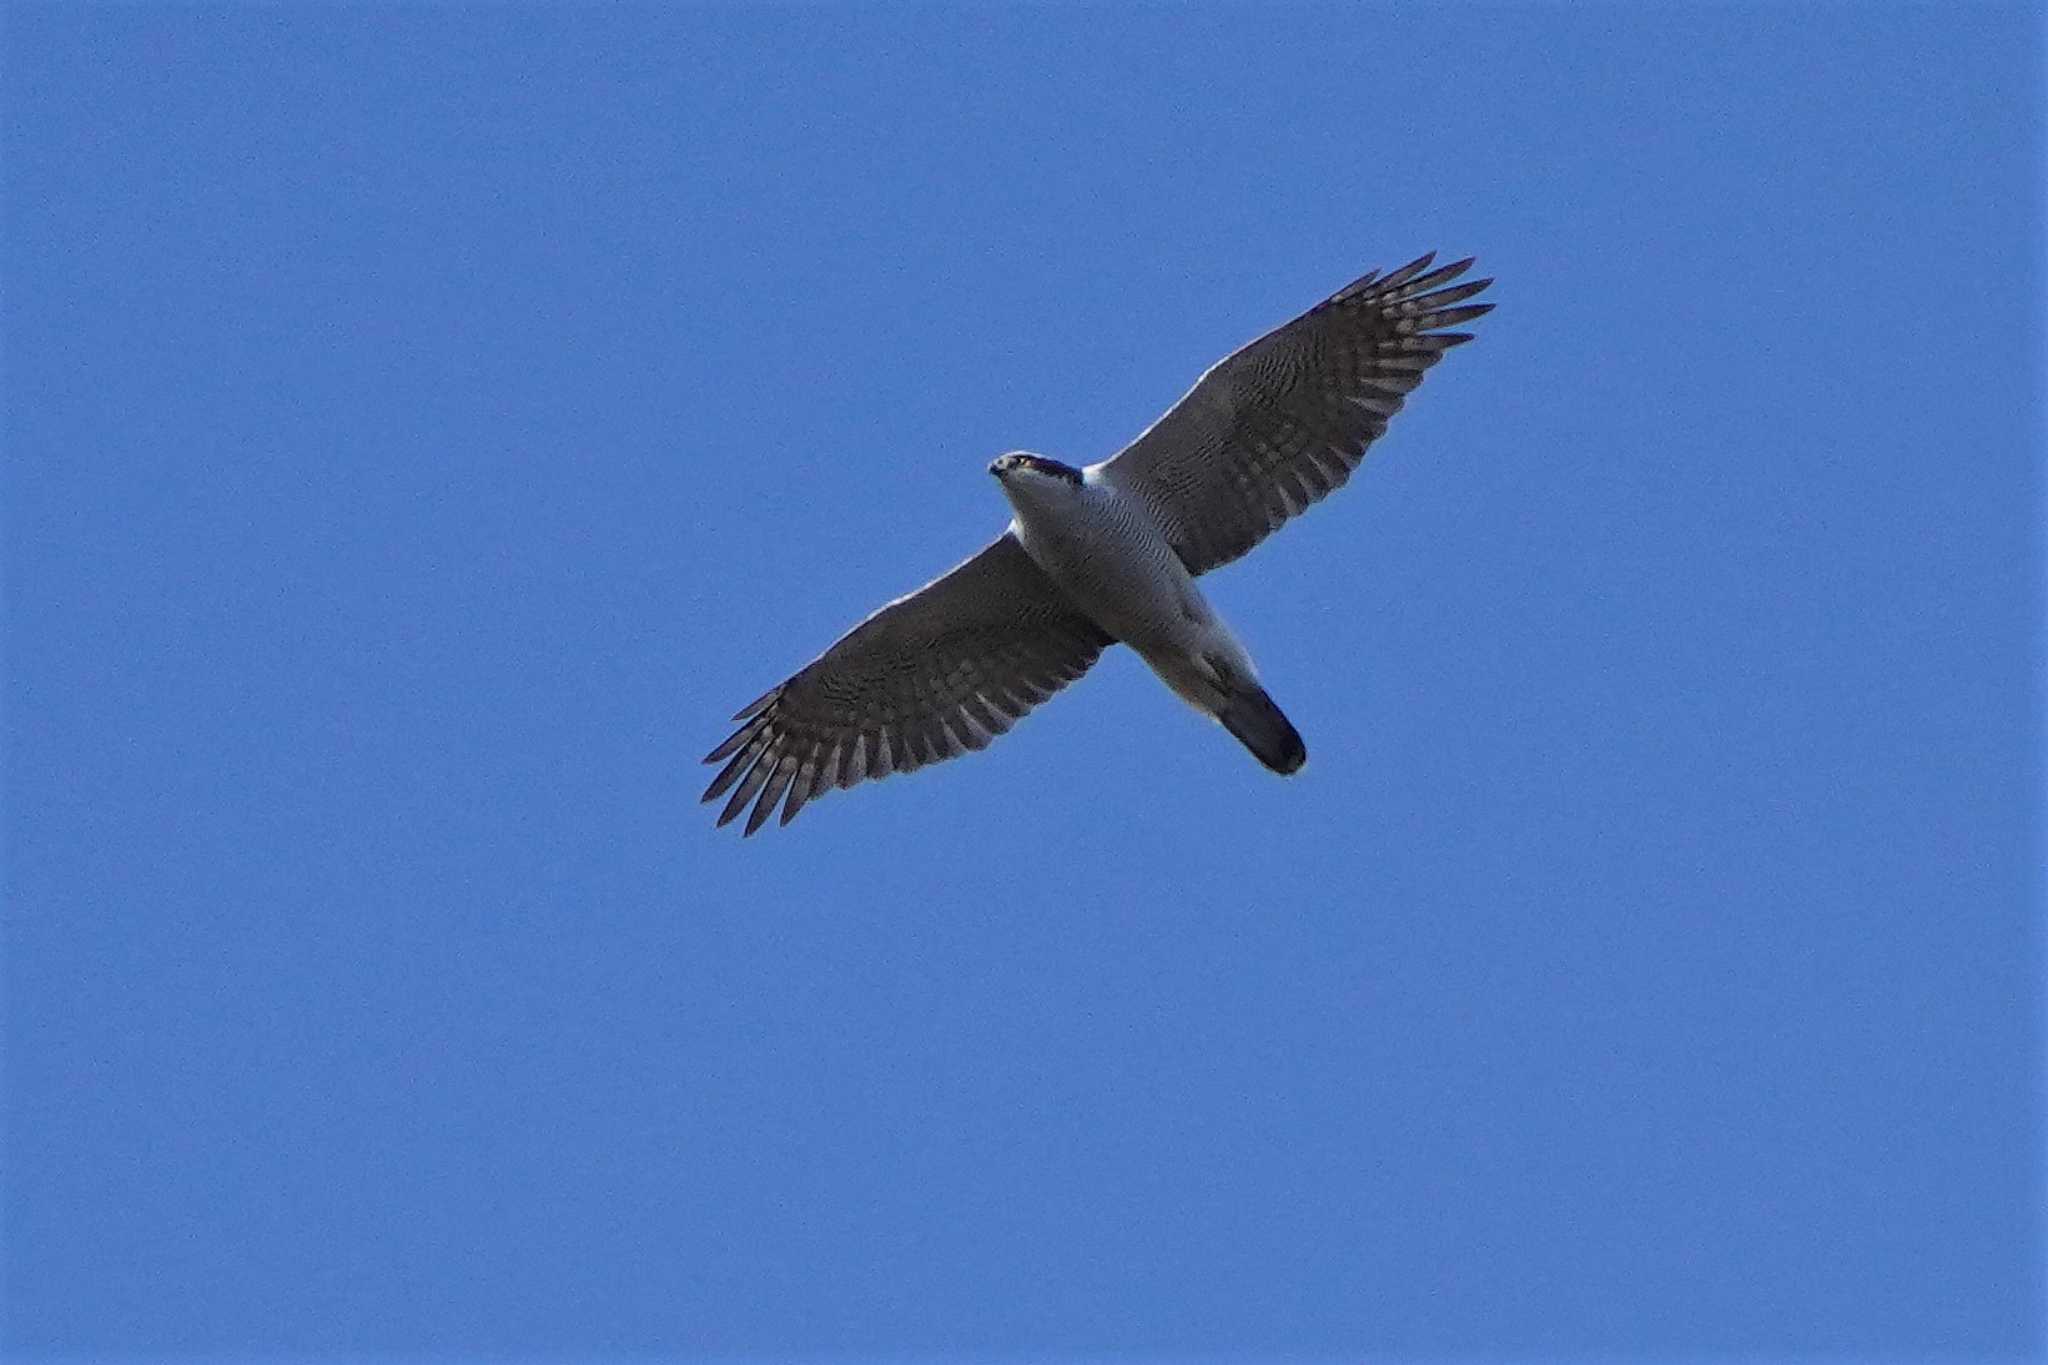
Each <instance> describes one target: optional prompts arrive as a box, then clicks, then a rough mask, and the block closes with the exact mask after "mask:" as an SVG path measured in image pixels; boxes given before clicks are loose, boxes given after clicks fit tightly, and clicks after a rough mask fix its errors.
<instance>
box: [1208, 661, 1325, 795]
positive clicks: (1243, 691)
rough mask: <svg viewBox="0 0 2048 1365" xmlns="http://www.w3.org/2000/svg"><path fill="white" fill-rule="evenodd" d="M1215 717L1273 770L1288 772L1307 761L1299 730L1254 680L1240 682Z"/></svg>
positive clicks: (1260, 760)
mask: <svg viewBox="0 0 2048 1365" xmlns="http://www.w3.org/2000/svg"><path fill="white" fill-rule="evenodd" d="M1216 719H1218V720H1220V721H1222V722H1223V728H1224V729H1226V730H1228V731H1230V733H1231V734H1233V735H1236V736H1237V741H1238V743H1240V744H1242V745H1244V747H1245V748H1247V749H1250V750H1251V751H1252V757H1254V758H1256V759H1258V760H1259V762H1261V763H1263V764H1265V765H1266V766H1267V767H1268V768H1271V769H1272V770H1273V771H1274V772H1276V773H1291V772H1293V771H1294V770H1295V769H1297V768H1299V767H1300V766H1301V765H1302V764H1304V763H1306V762H1308V746H1307V745H1305V744H1303V743H1302V742H1301V733H1300V732H1299V731H1297V730H1296V729H1295V728H1294V723H1293V722H1292V721H1290V720H1288V719H1287V717H1286V716H1285V715H1284V714H1282V712H1281V710H1280V708H1279V707H1277V706H1275V705H1274V704H1273V699H1272V698H1271V697H1269V696H1267V695H1266V689H1265V688H1263V687H1261V686H1259V685H1258V684H1257V683H1255V682H1249V681H1247V682H1243V683H1240V684H1239V685H1238V686H1237V687H1236V688H1235V689H1234V690H1233V691H1232V692H1231V694H1230V697H1229V698H1228V700H1226V701H1225V702H1224V703H1223V709H1222V710H1221V711H1218V712H1217V713H1216Z"/></svg>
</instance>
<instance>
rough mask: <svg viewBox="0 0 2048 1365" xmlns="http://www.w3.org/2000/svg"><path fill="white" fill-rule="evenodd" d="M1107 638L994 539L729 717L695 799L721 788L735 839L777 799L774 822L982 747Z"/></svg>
mask: <svg viewBox="0 0 2048 1365" xmlns="http://www.w3.org/2000/svg"><path fill="white" fill-rule="evenodd" d="M1110 643H1112V641H1111V638H1110V636H1108V635H1107V634H1105V633H1104V632H1103V631H1102V629H1101V627H1099V626H1097V625H1096V624H1095V623H1094V622H1093V621H1092V620H1090V619H1089V618H1088V617H1086V616H1084V615H1082V614H1081V612H1080V611H1078V610H1077V609H1076V608H1075V607H1074V606H1073V604H1072V603H1070V602H1069V601H1068V600H1067V598H1066V596H1065V595H1064V594H1062V593H1061V592H1060V590H1059V589H1058V588H1057V587H1055V586H1054V585H1053V581H1052V580H1051V579H1050V578H1048V577H1046V575H1045V571H1044V570H1043V569H1040V568H1039V567H1038V565H1037V564H1036V563H1034V562H1033V561H1032V559H1031V556H1030V555H1028V554H1026V553H1025V551H1024V547H1023V546H1022V545H1020V544H1018V543H1017V539H1016V537H1015V536H1014V535H1011V534H1010V533H1008V532H1005V533H1004V534H1003V535H1002V536H1001V537H1000V538H999V539H997V540H996V542H995V543H994V544H992V545H990V546H989V547H988V548H987V549H985V550H983V551H982V552H981V553H980V554H977V555H975V556H974V557H973V558H972V559H969V560H968V561H967V562H966V563H964V564H961V565H960V566H959V567H958V568H955V569H954V570H953V571H952V572H950V573H948V574H946V575H945V576H944V577H942V578H937V579H934V580H933V581H932V582H930V583H927V584H925V585H924V586H923V587H922V588H919V589H918V590H917V591H916V592H914V593H911V594H910V595H909V596H907V597H899V598H897V599H896V600H895V601H894V602H891V603H890V604H889V605H888V606H886V607H883V608H882V609H881V610H880V611H878V612H876V613H875V614H874V615H873V616H870V617H869V618H868V619H867V620H865V621H863V622H861V623H860V624H859V625H858V626H855V627H854V628H853V629H852V630H851V631H849V632H847V633H846V635H844V636H843V637H841V638H840V640H839V642H838V643H837V644H835V645H833V646H832V648H830V649H828V650H826V651H825V652H824V653H823V654H821V655H819V656H818V658H816V659H815V660H813V661H812V662H811V663H810V665H809V666H808V667H806V668H804V669H803V671H801V672H799V673H798V674H797V675H796V676H795V677H793V678H790V679H789V680H788V681H787V682H785V683H783V684H782V685H781V686H780V687H777V688H775V689H774V690H773V691H771V692H769V693H768V694H767V695H766V696H764V697H762V698H760V699H759V700H757V701H755V702H754V703H753V704H752V705H750V706H746V707H743V708H741V710H740V712H739V714H738V715H736V716H734V717H733V719H734V720H736V721H740V722H743V723H742V724H741V725H740V728H739V729H738V730H737V731H735V732H734V733H733V735H732V737H731V738H730V739H728V740H726V741H725V743H723V744H721V745H719V746H718V747H717V748H716V749H713V750H712V751H711V752H710V753H709V754H707V755H706V756H705V758H704V761H705V762H706V763H718V762H721V761H723V762H724V763H725V767H724V768H723V769H721V770H720V772H719V774H718V776H717V777H715V778H713V779H712V782H711V785H710V786H709V787H708V788H706V789H705V791H704V799H705V800H706V801H710V800H713V799H715V798H717V797H718V796H720V795H722V794H723V793H724V792H725V791H726V790H727V789H728V788H731V789H732V797H731V799H730V800H728V801H727V802H726V805H725V810H724V811H723V812H722V813H721V814H720V815H719V817H718V823H719V824H721V825H723V824H725V823H726V822H727V821H729V820H731V819H733V817H735V816H737V815H738V814H739V813H740V810H741V808H742V807H744V806H745V805H746V804H747V802H748V801H752V802H753V803H754V809H753V812H752V813H751V814H750V815H748V817H747V829H746V832H747V833H748V834H752V833H753V832H754V831H755V830H758V829H759V828H761V826H762V824H763V823H765V822H766V821H767V819H768V816H769V815H770V813H772V812H773V810H774V808H775V803H776V802H777V801H781V802H782V803H783V805H782V823H783V824H785V825H786V824H788V823H789V822H790V821H791V820H793V819H795V818H796V813H797V812H798V811H800V810H802V809H803V808H804V804H805V803H806V802H808V801H811V800H814V799H815V798H817V797H819V796H821V795H823V794H824V793H825V792H827V791H829V790H831V789H832V788H833V787H835V786H836V787H851V786H852V785H853V784H854V783H856V782H859V781H861V780H862V779H863V778H871V777H872V778H880V777H887V776H888V775H889V774H890V773H903V772H909V771H910V770H912V769H913V768H921V767H923V766H924V765H925V764H927V763H936V762H938V761H939V760H941V759H946V758H952V757H954V756H955V755H956V754H960V753H964V752H966V751H967V750H970V749H981V748H985V747H986V746H987V744H988V742H989V740H990V739H991V738H993V737H994V736H996V735H1000V734H1002V733H1004V732H1005V731H1007V730H1008V729H1009V728H1010V726H1011V725H1012V724H1013V723H1015V721H1016V720H1017V718H1018V717H1020V716H1022V715H1023V714H1024V713H1025V712H1027V711H1029V710H1030V709H1031V708H1032V707H1034V706H1036V705H1038V704H1039V703H1040V702H1042V701H1044V700H1045V699H1046V698H1048V697H1050V696H1051V695H1052V694H1053V693H1054V692H1057V691H1058V690H1059V689H1060V688H1062V687H1064V686H1066V685H1067V684H1068V683H1070V682H1072V681H1073V680H1074V679H1076V678H1078V677H1080V676H1081V675H1082V674H1083V673H1085V672H1087V671H1088V666H1089V665H1090V664H1092V663H1094V662H1095V660H1096V657H1097V656H1098V655H1100V654H1101V653H1102V651H1103V648H1104V647H1105V646H1107V645H1109V644H1110Z"/></svg>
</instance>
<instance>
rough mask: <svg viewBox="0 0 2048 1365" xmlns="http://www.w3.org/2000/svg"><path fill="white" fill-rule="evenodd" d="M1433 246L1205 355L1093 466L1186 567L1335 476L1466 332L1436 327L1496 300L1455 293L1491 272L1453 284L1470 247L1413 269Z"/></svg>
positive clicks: (1295, 505) (1247, 543)
mask: <svg viewBox="0 0 2048 1365" xmlns="http://www.w3.org/2000/svg"><path fill="white" fill-rule="evenodd" d="M1434 259H1435V253H1433V252H1432V253H1431V254H1430V255H1427V256H1424V257H1422V258H1421V259H1420V260H1416V261H1411V262H1409V263H1408V264H1407V265H1404V266H1402V267H1401V268H1400V269H1399V270H1396V271H1395V272H1394V273H1393V274H1391V275H1388V276H1386V277H1385V278H1381V277H1380V275H1379V272H1378V271H1374V272H1373V273H1372V274H1369V275H1367V276H1366V277H1365V278H1363V279H1361V280H1358V281H1356V282H1354V283H1352V284H1350V285H1347V286H1346V287H1344V288H1343V289H1340V290H1338V291H1337V292H1336V293H1335V294H1333V295H1331V296H1330V297H1329V298H1328V299H1326V300H1324V301H1323V302H1322V303H1320V304H1317V305H1316V306H1315V307H1314V308H1312V309H1310V310H1309V311H1308V312H1306V313H1304V314H1302V315H1301V316H1300V317H1298V318H1296V319H1295V320H1294V321H1292V322H1290V323H1288V324H1287V325H1286V326H1284V327H1280V328H1278V329H1276V330H1274V331H1272V332H1269V333H1267V334H1266V335H1265V336H1262V337H1260V338H1259V339H1258V340H1257V341H1254V342H1252V343H1251V344H1250V345H1248V346H1245V347H1243V348H1242V349H1240V350H1238V351H1237V352H1235V353H1234V354H1232V355H1231V356H1229V357H1228V358H1227V359H1225V360H1222V361H1219V362H1218V363H1217V364H1215V365H1214V366H1211V367H1210V369H1209V372H1208V373H1207V374H1204V375H1203V376H1202V377H1201V378H1200V379H1199V380H1197V381H1196V382H1195V386H1194V387H1193V388H1192V389H1189V390H1188V392H1187V394H1186V396H1184V397H1183V398H1182V399H1181V400H1180V402H1178V403H1176V404H1174V405H1173V407H1172V408H1171V409H1170V410H1169V411H1168V412H1167V413H1166V415H1165V416H1164V417H1161V418H1160V419H1159V420H1158V421H1157V422H1154V423H1153V424H1152V425H1151V427H1150V428H1148V429H1147V430H1146V432H1145V433H1144V435H1142V436H1140V437H1138V439H1137V440H1135V441H1133V442H1131V444H1130V445H1128V446H1126V447H1125V448H1124V449H1123V450H1122V451H1120V452H1119V453H1118V454H1117V455H1115V456H1114V457H1113V458H1111V459H1109V460H1107V461H1104V462H1103V464H1102V465H1101V466H1099V470H1100V475H1099V476H1100V477H1101V478H1103V479H1104V480H1106V481H1108V482H1109V483H1111V484H1113V485H1115V486H1116V487H1118V488H1120V489H1123V490H1125V491H1126V492H1129V493H1132V494H1134V495H1135V496H1137V497H1138V498H1139V499H1140V500H1141V501H1143V502H1144V503H1145V505H1146V506H1147V507H1148V508H1149V509H1150V510H1151V512H1152V515H1153V516H1154V518H1156V519H1157V520H1158V522H1159V525H1160V527H1161V529H1163V530H1164V531H1165V532H1166V536H1167V539H1168V540H1170V541H1172V542H1173V547H1174V549H1175V550H1176V551H1178V552H1179V554H1180V557H1181V562H1182V563H1184V564H1186V565H1187V568H1188V572H1189V573H1196V574H1199V573H1206V572H1207V571H1208V570H1210V569H1213V568H1215V567H1216V566H1218V565H1219V564H1228V563H1229V562H1230V561H1231V560H1233V559H1236V558H1237V557H1238V556H1239V555H1241V554H1243V553H1245V552H1246V551H1247V550H1249V549H1251V548H1252V547H1253V546H1254V545H1257V544H1258V543H1259V542H1260V541H1261V540H1264V539H1265V538H1266V537H1267V536H1268V535H1270V534H1271V533H1272V532H1273V531H1274V530H1276V529H1278V528H1279V526H1280V524H1281V523H1282V522H1284V521H1286V520H1287V519H1288V518H1289V517H1291V516H1294V515H1295V514H1297V513H1299V512H1301V511H1303V510H1304V509H1306V508H1307V507H1308V506H1309V504H1311V503H1313V502H1316V501H1318V500H1320V499H1321V498H1322V497H1323V496H1324V495H1325V494H1327V493H1329V492H1330V491H1331V490H1332V489H1334V488H1338V487H1340V486H1342V484H1343V483H1344V481H1345V480H1346V479H1348V478H1350V477H1351V471H1352V470H1354V469H1356V468H1358V465H1359V462H1360V461H1361V460H1363V459H1364V458H1365V449H1366V447H1367V446H1369V445H1371V444H1372V442H1373V441H1374V440H1375V439H1376V438H1377V437H1378V436H1379V435H1380V433H1382V432H1384V431H1385V430H1386V429H1387V419H1388V418H1390V417H1392V416H1393V415H1394V414H1395V413H1396V412H1399V411H1400V410H1401V404H1402V401H1403V399H1404V397H1405V395H1406V394H1407V393H1408V392H1409V391H1410V390H1412V389H1414V388H1415V386H1416V385H1417V384H1420V383H1421V382H1422V373H1423V371H1424V370H1427V369H1428V368H1429V367H1430V366H1432V365H1434V364H1436V362H1437V361H1438V360H1439V359H1440V358H1442V356H1443V353H1444V352H1445V351H1447V350H1449V349H1450V348H1451V347H1453V346H1456V345H1459V344H1460V343H1463V342H1466V341H1470V340H1471V339H1472V337H1471V334H1470V333H1468V332H1447V331H1442V330H1440V329H1442V328H1446V327H1455V326H1456V325H1457V324H1459V323H1461V322H1468V321H1470V320H1471V319H1473V318H1476V317H1478V316H1480V315H1481V314H1483V313H1487V312H1490V311H1492V308H1493V305H1492V304H1490V303H1481V304H1472V305H1470V306H1467V307H1463V308H1460V307H1456V306H1455V305H1456V304H1458V303H1460V302H1462V301H1463V300H1465V299H1469V298H1471V297H1472V296H1473V295H1474V294H1477V293H1478V292H1479V291H1480V290H1482V289H1484V288H1486V286H1487V285H1489V284H1492V283H1493V281H1492V280H1472V281H1469V282H1467V283H1465V284H1457V285H1453V284H1450V281H1452V280H1454V279H1456V278H1457V277H1458V276H1460V275H1462V274H1464V273H1465V270H1466V268H1467V267H1468V266H1470V265H1471V264H1472V262H1471V260H1470V259H1469V258H1468V259H1466V260H1462V261H1458V262H1456V263H1454V264H1452V265H1447V266H1444V267H1442V268H1440V269H1437V270H1429V271H1428V273H1427V274H1425V273H1423V272H1424V271H1425V270H1427V269H1428V266H1429V263H1430V262H1431V261H1432V260H1434ZM1445 286H1448V287H1445Z"/></svg>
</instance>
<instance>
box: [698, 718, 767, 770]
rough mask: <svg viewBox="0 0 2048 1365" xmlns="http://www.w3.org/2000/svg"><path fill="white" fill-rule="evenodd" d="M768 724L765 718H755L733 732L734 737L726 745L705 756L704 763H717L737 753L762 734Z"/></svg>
mask: <svg viewBox="0 0 2048 1365" xmlns="http://www.w3.org/2000/svg"><path fill="white" fill-rule="evenodd" d="M767 723H768V722H767V720H766V718H764V717H761V716H756V717H754V719H752V720H750V721H748V722H747V723H746V724H745V725H742V726H741V727H740V728H739V729H737V730H735V731H733V732H732V737H731V738H729V739H727V740H726V741H725V743H723V744H721V745H719V746H718V747H717V748H716V749H713V750H712V751H711V752H710V753H708V754H706V755H704V761H705V762H706V763H716V762H718V761H719V760H720V759H722V758H724V757H726V756H727V755H728V754H733V753H737V752H738V751H739V750H740V749H741V748H742V747H743V746H744V745H745V744H746V743H747V741H749V740H751V739H752V738H753V737H754V736H755V735H758V734H760V733H761V727H762V726H764V725H766V724H767Z"/></svg>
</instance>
